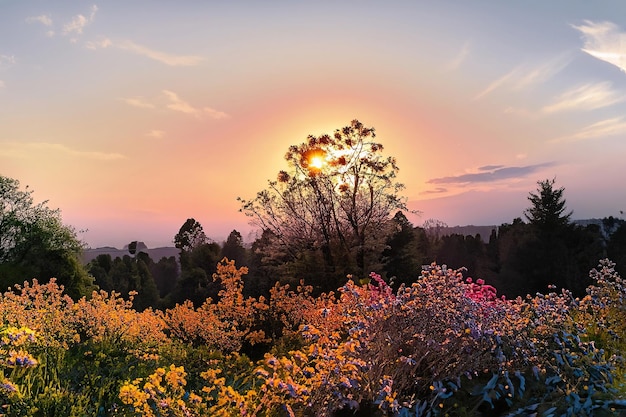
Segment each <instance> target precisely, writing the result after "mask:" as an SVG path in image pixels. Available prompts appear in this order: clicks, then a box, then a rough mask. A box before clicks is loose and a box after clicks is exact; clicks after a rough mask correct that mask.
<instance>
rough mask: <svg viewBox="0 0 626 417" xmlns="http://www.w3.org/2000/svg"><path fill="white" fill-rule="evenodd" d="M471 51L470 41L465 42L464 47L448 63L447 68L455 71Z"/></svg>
mask: <svg viewBox="0 0 626 417" xmlns="http://www.w3.org/2000/svg"><path fill="white" fill-rule="evenodd" d="M469 53H470V42H469V41H466V42H465V44H463V49H461V51H460V52H459V53H458V55H457V56H456V57H455V58H454V59H453V60H452V61H451V62H450V63H449V64H448V65H447V69H448V70H449V71H454V70H455V69H458V68H459V67H460V66H461V64H462V63H463V61H465V59H466V58H467V57H468V56H469Z"/></svg>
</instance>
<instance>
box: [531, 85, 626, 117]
mask: <svg viewBox="0 0 626 417" xmlns="http://www.w3.org/2000/svg"><path fill="white" fill-rule="evenodd" d="M611 86H612V84H611V83H610V82H608V81H605V82H600V83H595V84H585V85H581V86H579V87H574V88H572V89H570V90H568V91H566V92H564V93H563V94H561V95H560V96H559V97H557V99H556V100H555V101H554V102H553V103H552V104H550V105H548V106H545V107H544V108H543V109H542V111H543V112H544V113H556V112H560V111H567V110H594V109H599V108H602V107H607V106H611V105H613V104H616V103H620V102H622V101H624V100H625V99H626V95H624V94H620V93H617V92H616V91H614V90H612V89H611Z"/></svg>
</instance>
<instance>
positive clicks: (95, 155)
mask: <svg viewBox="0 0 626 417" xmlns="http://www.w3.org/2000/svg"><path fill="white" fill-rule="evenodd" d="M2 145H3V146H2V147H0V149H2V150H1V151H0V155H9V156H22V157H28V156H30V155H32V153H33V152H36V151H40V152H46V153H50V152H57V153H61V154H65V155H68V156H72V157H77V158H84V159H94V160H99V161H114V160H120V159H126V156H125V155H122V154H120V153H114V152H99V151H82V150H78V149H73V148H70V147H69V146H67V145H63V144H60V143H49V142H29V143H19V142H2Z"/></svg>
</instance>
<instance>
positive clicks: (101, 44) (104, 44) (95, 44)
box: [85, 38, 113, 50]
mask: <svg viewBox="0 0 626 417" xmlns="http://www.w3.org/2000/svg"><path fill="white" fill-rule="evenodd" d="M112 45H113V42H111V40H110V39H109V38H104V39H100V40H98V41H87V42H85V47H86V48H87V49H93V50H95V49H99V48H103V49H104V48H108V47H110V46H112Z"/></svg>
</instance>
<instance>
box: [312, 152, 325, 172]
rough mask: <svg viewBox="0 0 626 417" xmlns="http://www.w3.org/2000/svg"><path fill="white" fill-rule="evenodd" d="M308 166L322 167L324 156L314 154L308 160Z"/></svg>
mask: <svg viewBox="0 0 626 417" xmlns="http://www.w3.org/2000/svg"><path fill="white" fill-rule="evenodd" d="M309 166H311V167H312V168H315V169H322V167H323V166H324V158H323V157H322V156H319V155H315V156H313V157H311V161H310V162H309Z"/></svg>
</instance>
